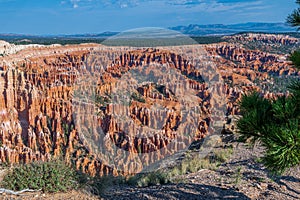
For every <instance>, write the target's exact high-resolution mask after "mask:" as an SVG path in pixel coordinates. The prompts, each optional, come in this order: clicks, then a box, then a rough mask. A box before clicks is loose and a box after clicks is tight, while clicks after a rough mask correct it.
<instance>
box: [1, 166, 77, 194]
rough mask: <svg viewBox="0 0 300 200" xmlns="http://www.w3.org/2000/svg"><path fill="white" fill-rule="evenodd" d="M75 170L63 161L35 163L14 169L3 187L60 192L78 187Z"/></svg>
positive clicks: (6, 176) (6, 177) (7, 175)
mask: <svg viewBox="0 0 300 200" xmlns="http://www.w3.org/2000/svg"><path fill="white" fill-rule="evenodd" d="M76 179H77V176H76V172H75V170H73V169H72V168H70V167H68V166H67V165H66V164H65V163H64V162H62V161H52V162H35V163H31V164H27V165H20V166H18V167H15V168H13V169H12V170H11V171H10V172H9V173H8V174H6V175H5V177H4V179H3V181H2V187H4V188H7V189H11V190H14V191H19V190H23V189H33V190H40V189H41V190H42V191H44V192H59V191H67V190H70V189H74V188H76V187H77V186H78V184H77V181H76Z"/></svg>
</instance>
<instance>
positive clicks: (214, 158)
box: [128, 148, 232, 187]
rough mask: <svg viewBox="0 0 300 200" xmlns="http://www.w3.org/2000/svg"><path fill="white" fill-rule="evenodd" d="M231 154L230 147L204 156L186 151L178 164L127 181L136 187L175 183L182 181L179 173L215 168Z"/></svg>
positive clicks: (138, 175)
mask: <svg viewBox="0 0 300 200" xmlns="http://www.w3.org/2000/svg"><path fill="white" fill-rule="evenodd" d="M231 154H232V148H225V149H216V150H214V151H213V152H211V153H210V154H209V155H208V156H206V157H205V158H200V157H199V155H198V153H197V152H187V153H186V157H185V158H184V159H183V160H182V161H181V163H180V164H178V165H177V166H174V167H172V168H168V169H165V170H158V171H154V172H149V173H144V174H137V175H135V176H133V177H130V178H129V179H128V183H129V184H131V185H136V186H138V187H147V186H151V185H161V184H166V183H177V182H178V181H179V182H182V181H184V180H183V179H181V178H180V176H181V175H184V174H187V173H195V172H197V171H199V170H201V169H210V170H215V169H217V168H218V166H219V165H220V164H221V163H223V162H226V161H227V160H228V159H229V157H230V156H231Z"/></svg>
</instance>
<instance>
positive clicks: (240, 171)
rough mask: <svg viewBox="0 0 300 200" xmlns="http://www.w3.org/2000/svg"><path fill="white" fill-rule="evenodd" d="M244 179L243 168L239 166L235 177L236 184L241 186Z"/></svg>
mask: <svg viewBox="0 0 300 200" xmlns="http://www.w3.org/2000/svg"><path fill="white" fill-rule="evenodd" d="M242 178H243V173H242V167H241V166H239V167H238V168H237V170H236V173H235V176H234V184H235V185H239V184H240V183H241V180H242Z"/></svg>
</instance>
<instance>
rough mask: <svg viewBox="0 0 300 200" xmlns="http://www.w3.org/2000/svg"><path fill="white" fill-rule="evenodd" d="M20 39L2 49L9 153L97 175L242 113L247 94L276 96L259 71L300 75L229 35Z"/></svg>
mask: <svg viewBox="0 0 300 200" xmlns="http://www.w3.org/2000/svg"><path fill="white" fill-rule="evenodd" d="M1 45H2V43H1V44H0V50H1V48H4V46H8V45H9V44H7V43H3V45H2V46H3V47H1ZM5 48H7V47H5ZM22 48H23V47H22ZM22 48H20V49H18V47H16V49H18V50H16V51H12V52H10V53H9V54H7V55H4V56H1V57H0V94H1V95H0V141H1V147H0V159H1V162H8V163H29V162H32V161H37V160H42V161H46V160H50V159H52V158H59V157H63V158H64V159H65V160H66V161H68V162H70V163H73V164H74V165H75V166H76V168H77V169H79V170H82V171H83V172H86V173H89V174H91V175H96V174H100V175H103V174H108V173H112V174H115V175H116V174H128V173H135V172H139V171H141V170H143V169H144V168H146V167H147V166H149V165H150V164H151V163H155V162H156V161H158V160H160V159H163V158H165V157H167V156H170V155H172V154H174V153H175V152H178V151H180V150H184V149H186V148H187V147H188V146H189V144H191V143H192V142H193V141H195V140H200V139H202V138H205V137H206V136H207V135H209V134H214V133H215V132H217V131H219V129H220V128H222V126H223V124H224V120H225V118H226V115H236V114H239V110H238V107H237V102H238V100H239V99H240V98H241V96H242V94H243V93H245V92H247V91H249V90H251V89H255V90H260V91H262V92H263V93H264V95H265V96H266V97H268V98H272V97H274V96H275V95H276V94H274V93H272V92H268V91H269V89H268V88H265V87H264V88H263V87H261V86H260V85H257V84H255V81H256V80H261V81H266V80H271V79H270V76H271V75H280V74H285V75H294V74H296V71H295V70H294V69H293V68H291V67H290V66H289V63H288V62H286V61H285V60H282V59H281V58H282V56H283V55H276V54H267V53H263V52H260V51H258V50H256V51H251V50H247V49H245V48H243V47H240V46H237V45H232V44H228V43H220V44H214V45H186V46H176V47H167V46H165V47H156V48H142V47H140V48H132V47H107V46H103V45H96V44H83V45H69V46H58V45H52V46H30V47H26V48H23V49H22Z"/></svg>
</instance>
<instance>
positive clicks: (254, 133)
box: [237, 0, 300, 175]
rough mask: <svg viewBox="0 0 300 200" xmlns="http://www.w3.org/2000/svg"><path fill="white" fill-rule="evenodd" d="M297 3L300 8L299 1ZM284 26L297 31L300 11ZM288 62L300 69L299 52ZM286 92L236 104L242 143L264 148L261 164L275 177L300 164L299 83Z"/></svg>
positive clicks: (255, 96)
mask: <svg viewBox="0 0 300 200" xmlns="http://www.w3.org/2000/svg"><path fill="white" fill-rule="evenodd" d="M296 3H297V4H299V6H300V0H297V1H296ZM287 23H288V24H289V25H291V26H293V27H298V30H300V8H298V9H295V10H294V11H293V12H292V13H291V14H290V15H289V16H288V17H287ZM290 60H291V61H292V63H293V65H294V66H295V67H296V68H297V69H298V70H300V51H295V52H294V53H292V54H291V56H290ZM287 89H288V90H289V91H290V92H291V95H289V96H280V97H277V98H274V99H265V98H264V97H263V96H262V95H261V94H260V93H258V92H252V93H250V94H246V95H244V96H243V97H242V99H241V101H240V102H239V104H240V110H241V115H242V117H241V118H240V119H239V120H238V122H237V127H238V132H239V134H240V136H241V137H240V139H241V141H244V142H245V141H247V140H248V141H251V142H256V141H259V142H261V144H262V145H263V146H264V147H266V152H265V153H264V155H263V159H262V161H263V163H264V165H265V166H266V167H267V168H268V169H269V170H270V171H271V172H272V173H274V174H277V175H281V174H283V173H284V172H285V171H286V170H287V169H289V168H291V167H295V166H299V165H300V81H299V80H297V81H293V82H292V83H291V84H290V85H289V86H288V88H287Z"/></svg>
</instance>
